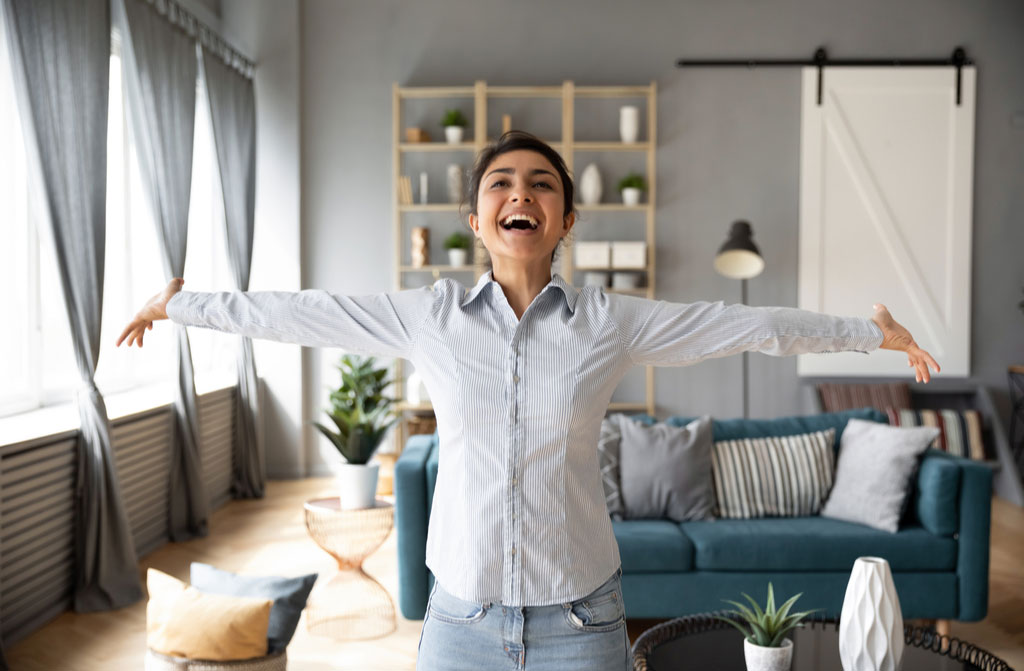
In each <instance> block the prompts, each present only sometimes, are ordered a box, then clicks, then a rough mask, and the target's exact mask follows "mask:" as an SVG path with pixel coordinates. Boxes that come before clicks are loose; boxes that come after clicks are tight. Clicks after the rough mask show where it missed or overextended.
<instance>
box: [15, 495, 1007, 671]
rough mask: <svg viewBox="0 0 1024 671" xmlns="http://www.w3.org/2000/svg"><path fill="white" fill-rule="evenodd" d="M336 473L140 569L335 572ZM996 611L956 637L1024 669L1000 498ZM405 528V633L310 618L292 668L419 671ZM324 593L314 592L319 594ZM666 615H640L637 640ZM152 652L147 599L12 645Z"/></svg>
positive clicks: (29, 665)
mask: <svg viewBox="0 0 1024 671" xmlns="http://www.w3.org/2000/svg"><path fill="white" fill-rule="evenodd" d="M330 484H331V481H330V479H323V478H321V479H308V480H290V481H281V482H271V483H269V484H268V486H267V496H266V498H264V499H262V500H259V501H234V502H231V503H229V504H227V505H226V506H224V507H223V508H221V509H220V510H218V511H217V512H216V513H214V514H213V516H212V517H211V520H210V535H209V536H208V537H207V538H205V539H201V540H196V541H190V542H187V543H172V544H168V545H166V546H164V547H163V548H161V549H159V550H157V551H156V552H153V553H152V554H151V555H149V556H148V557H146V558H145V559H144V560H143V561H142V562H141V563H140V565H139V572H140V575H142V576H143V577H144V576H145V572H146V569H147V568H149V567H154V568H157V569H160V570H161V571H165V572H167V573H170V574H172V575H174V576H177V577H179V578H181V579H183V580H186V581H187V580H188V566H189V563H190V562H192V561H203V562H207V563H211V564H214V565H216V566H219V567H221V568H224V569H228V570H233V571H238V572H246V573H255V574H259V573H263V574H277V575H298V574H301V573H308V572H313V571H316V572H319V573H320V574H321V575H323V576H330V575H331V574H332V573H333V571H334V567H335V565H334V563H333V560H332V559H331V558H330V557H329V556H328V555H327V554H325V553H324V552H323V551H322V550H320V548H319V547H317V546H316V545H315V544H314V543H313V541H312V540H310V538H309V536H308V535H307V534H306V530H305V527H304V524H303V515H302V502H303V501H305V500H307V499H310V498H313V497H315V496H317V495H322V494H325V493H327V492H328V491H329V489H330ZM992 519H993V522H992V563H991V591H990V595H989V615H988V617H987V618H986V619H985V620H984V621H982V622H978V623H971V624H967V623H960V622H954V623H953V635H954V636H959V637H962V638H963V639H965V640H968V641H971V642H972V643H975V644H976V645H979V646H981V647H983V648H986V649H988V650H990V651H991V652H993V653H994V654H996V655H997V656H999V657H1001V658H1003V659H1005V660H1006V661H1007V662H1009V663H1010V665H1011V666H1013V667H1014V668H1016V669H1018V670H1019V671H1024V562H1022V560H1021V558H1022V557H1024V510H1021V509H1019V508H1016V507H1014V506H1011V505H1010V504H1007V503H1005V502H1003V501H1002V500H1000V499H996V500H995V501H994V504H993V510H992ZM397 563H398V560H397V549H396V542H395V532H394V531H392V532H391V534H390V535H389V536H388V538H387V540H386V541H385V542H384V544H383V545H382V546H381V548H380V549H379V550H378V551H377V552H376V553H375V554H374V555H372V556H371V557H369V558H368V559H367V560H366V562H365V563H364V565H363V567H364V569H365V570H366V572H367V573H369V574H370V575H372V576H374V578H376V579H377V580H378V581H379V582H380V583H381V584H382V585H383V586H384V587H385V589H387V590H388V592H389V593H390V594H391V596H392V599H393V600H394V602H395V604H396V618H397V625H398V626H397V629H396V630H395V631H394V632H393V633H391V634H389V635H387V636H385V637H383V638H378V639H376V640H371V641H361V642H350V643H339V642H335V641H333V640H332V639H329V638H323V637H318V636H313V635H311V634H310V633H309V632H307V631H306V623H305V615H303V619H302V620H301V621H300V622H299V627H298V630H297V631H296V633H295V638H294V639H292V642H291V645H289V647H288V657H289V664H288V666H289V668H290V669H294V670H295V671H319V670H326V669H338V670H351V671H370V670H381V671H384V670H389V671H390V670H399V669H400V670H402V671H411V670H413V669H415V666H416V647H417V644H418V642H419V635H420V627H421V625H422V621H420V620H406V619H405V618H403V617H402V616H401V614H399V613H397V602H398V570H397ZM315 595H316V592H315V591H314V597H315ZM661 621H663V620H630V621H629V622H628V630H629V638H630V641H631V642H632V641H635V640H636V639H637V637H638V636H639V635H640V634H641V633H642V632H643V631H644V630H645V629H647V628H648V627H650V626H652V625H654V624H656V623H658V622H661ZM145 649H146V606H145V603H144V602H140V603H137V604H135V605H133V606H130V607H127V608H124V609H121V610H119V611H114V612H110V613H98V614H88V615H77V614H73V613H65V614H63V615H61V616H60V617H58V618H57V619H55V620H54V621H53V622H51V623H49V624H48V625H47V626H45V627H43V628H42V629H40V630H39V631H37V632H35V633H34V634H33V635H31V636H30V637H28V638H27V639H25V640H24V641H22V642H20V643H19V644H17V645H16V646H14V647H13V648H12V649H11V650H8V651H7V653H8V654H7V657H8V662H9V663H10V666H11V669H12V670H13V671H64V670H68V671H101V670H102V671H119V670H121V669H124V670H125V671H128V670H132V671H134V670H136V669H140V668H142V658H143V654H144V652H145Z"/></svg>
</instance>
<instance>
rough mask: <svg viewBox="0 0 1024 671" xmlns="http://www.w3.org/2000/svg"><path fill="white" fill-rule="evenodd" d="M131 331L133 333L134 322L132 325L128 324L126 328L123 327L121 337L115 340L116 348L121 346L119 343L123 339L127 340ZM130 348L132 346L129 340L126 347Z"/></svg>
mask: <svg viewBox="0 0 1024 671" xmlns="http://www.w3.org/2000/svg"><path fill="white" fill-rule="evenodd" d="M133 331H135V322H134V321H133V322H132V323H130V324H128V326H125V327H124V330H123V331H121V337H120V338H118V339H117V345H116V346H117V347H119V346H120V345H121V342H122V341H123V340H124V339H125V338H127V337H128V336H129V335H130V334H131V333H132V332H133ZM131 346H132V343H131V340H129V341H128V347H131Z"/></svg>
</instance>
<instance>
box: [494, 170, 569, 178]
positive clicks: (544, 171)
mask: <svg viewBox="0 0 1024 671" xmlns="http://www.w3.org/2000/svg"><path fill="white" fill-rule="evenodd" d="M496 172H504V173H507V174H509V175H514V174H515V172H516V169H515V168H495V169H494V170H492V171H490V172H489V173H487V174H486V175H485V176H484V179H487V178H488V177H490V176H491V175H493V174H494V173H496ZM530 174H531V175H538V174H545V175H551V176H552V177H557V175H556V174H555V173H553V172H551V171H550V170H545V169H543V168H534V169H533V172H531V173H530Z"/></svg>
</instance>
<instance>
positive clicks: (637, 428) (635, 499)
mask: <svg viewBox="0 0 1024 671" xmlns="http://www.w3.org/2000/svg"><path fill="white" fill-rule="evenodd" d="M610 419H613V420H614V421H615V422H616V424H617V426H618V428H619V431H620V433H621V434H622V443H621V445H620V446H619V451H620V458H619V472H620V476H621V485H622V505H623V508H624V509H625V518H626V519H651V518H654V519H665V518H668V519H670V520H673V521H675V522H683V521H686V520H703V519H710V518H712V517H713V511H714V507H715V491H714V486H713V484H712V481H711V418H710V417H708V416H704V417H700V418H698V419H695V420H694V421H692V422H690V423H689V424H687V425H686V426H683V427H678V426H671V425H669V424H664V423H659V424H655V425H653V426H643V425H641V424H638V423H637V422H634V421H633V420H631V419H629V418H627V417H621V418H615V417H614V416H613V418H610Z"/></svg>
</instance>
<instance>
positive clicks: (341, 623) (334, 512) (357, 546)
mask: <svg viewBox="0 0 1024 671" xmlns="http://www.w3.org/2000/svg"><path fill="white" fill-rule="evenodd" d="M304 508H305V517H306V529H307V530H308V531H309V535H310V537H311V538H312V539H313V540H314V541H316V544H317V545H319V546H320V547H321V548H323V549H324V550H325V551H326V552H327V553H328V554H329V555H331V556H332V557H334V559H335V560H336V561H337V562H338V573H337V574H336V575H335V576H334V577H333V578H331V580H330V582H328V583H326V584H325V585H324V586H323V587H318V588H317V590H316V592H314V594H313V596H312V598H311V599H310V604H309V605H308V606H307V607H306V627H307V629H308V630H309V632H310V633H312V634H316V635H319V636H330V637H332V638H335V639H339V640H357V639H367V638H378V637H380V636H385V635H387V634H390V633H391V632H393V631H394V630H395V628H396V624H395V605H394V603H393V602H392V601H391V595H390V594H388V592H387V590H385V589H384V588H383V587H382V586H381V584H380V583H379V582H377V581H376V580H374V579H373V578H372V577H370V576H369V575H367V574H366V572H365V571H363V560H364V559H366V558H367V557H368V556H370V555H371V554H372V553H373V551H374V550H376V549H377V548H378V547H380V544H381V543H383V542H384V539H385V538H387V536H388V533H390V532H391V527H392V525H393V524H394V519H395V518H394V511H395V509H394V507H393V506H392V505H391V504H390V503H388V502H387V501H384V500H382V499H377V500H376V504H375V505H374V507H373V508H361V509H357V510H342V509H341V501H340V500H339V499H338V498H337V497H330V498H322V499H313V500H311V501H307V502H306V503H305V506H304Z"/></svg>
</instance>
